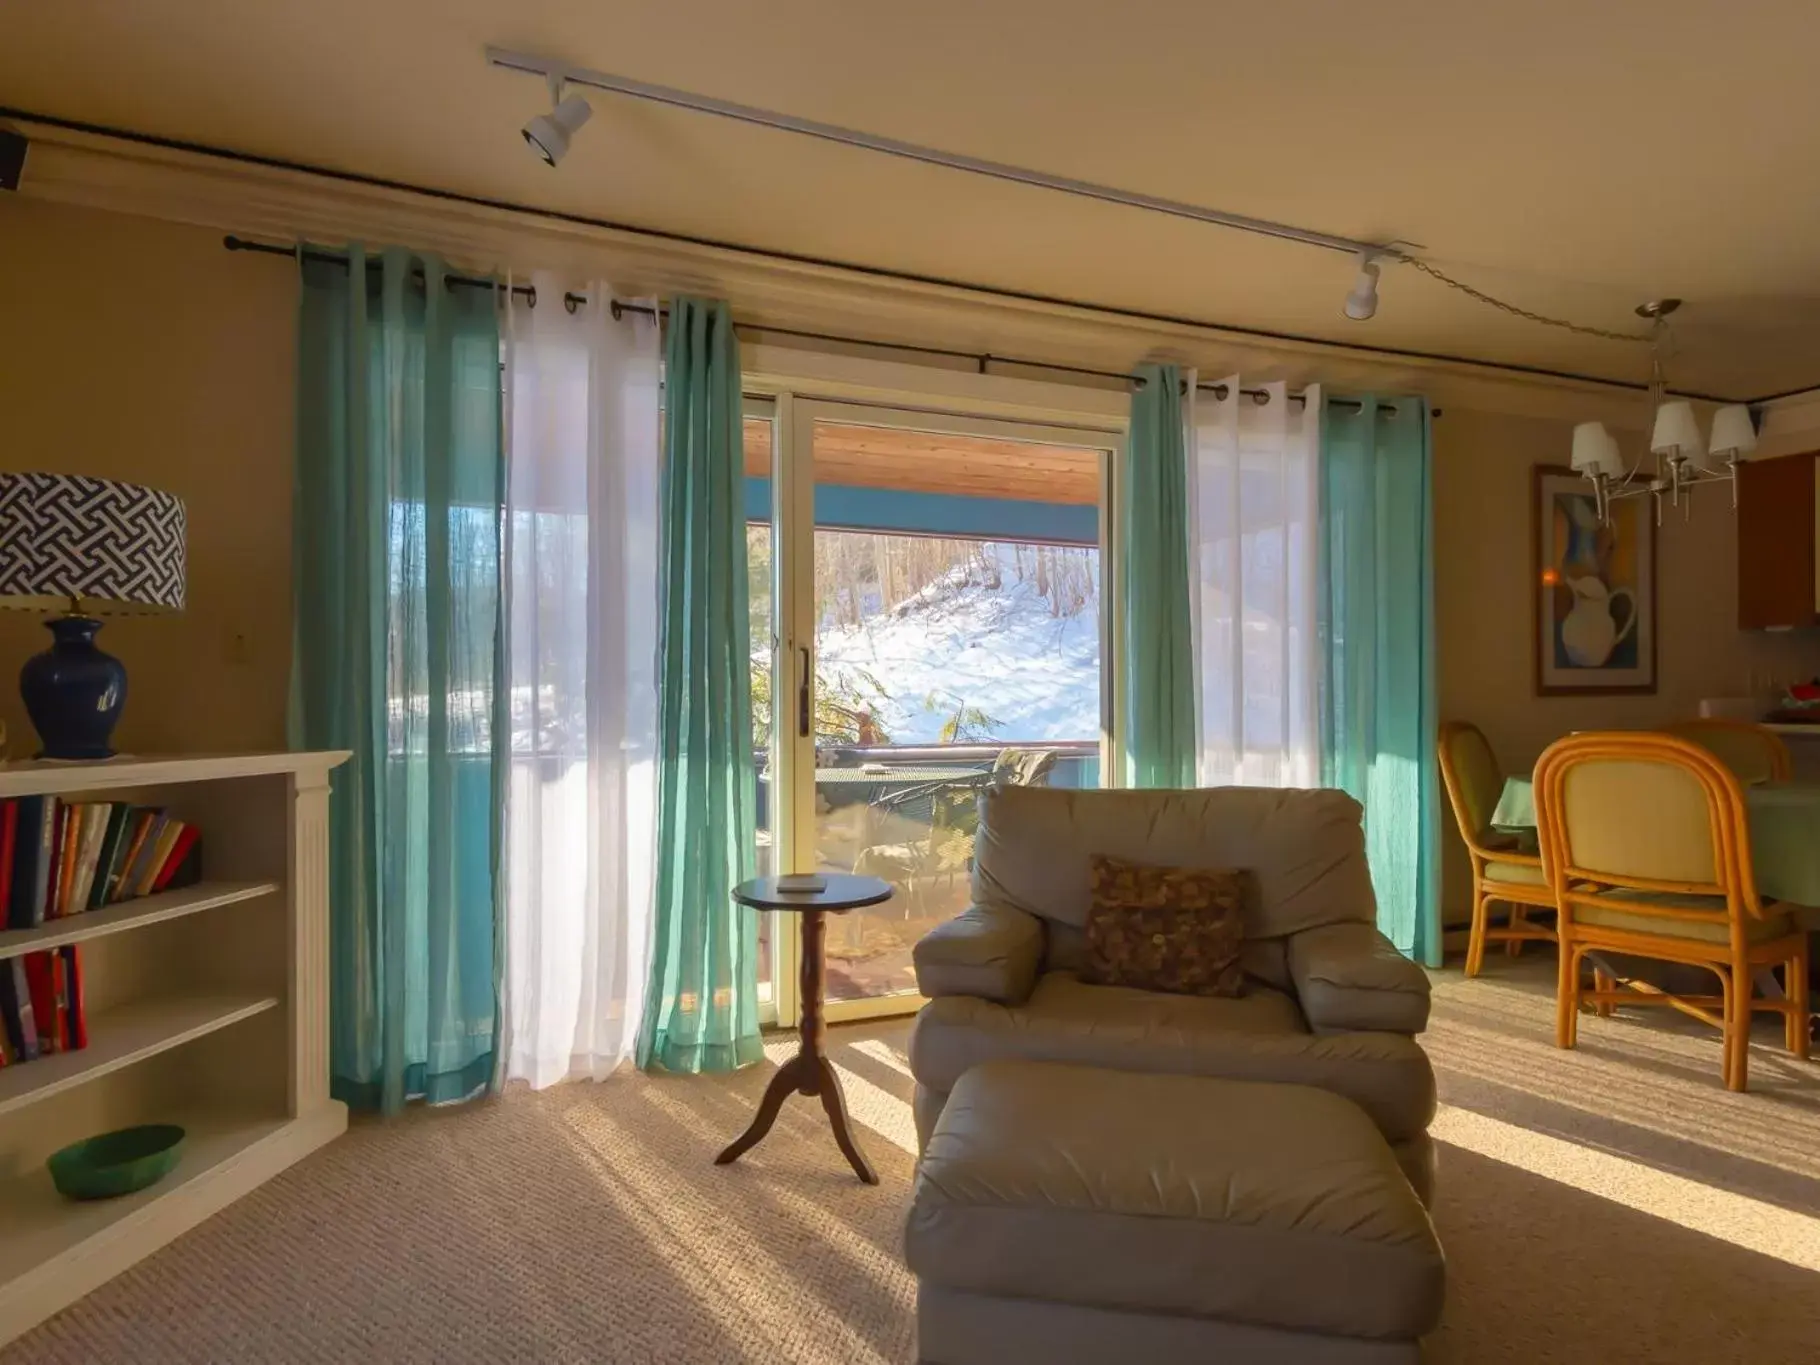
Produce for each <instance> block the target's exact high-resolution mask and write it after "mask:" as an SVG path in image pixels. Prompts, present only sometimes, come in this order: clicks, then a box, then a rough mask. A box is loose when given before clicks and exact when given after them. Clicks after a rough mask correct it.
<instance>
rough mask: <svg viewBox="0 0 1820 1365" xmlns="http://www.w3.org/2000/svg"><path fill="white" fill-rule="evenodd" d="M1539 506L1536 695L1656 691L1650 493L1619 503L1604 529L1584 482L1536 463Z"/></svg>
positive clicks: (1536, 501) (1653, 539)
mask: <svg viewBox="0 0 1820 1365" xmlns="http://www.w3.org/2000/svg"><path fill="white" fill-rule="evenodd" d="M1533 505H1534V508H1535V531H1534V541H1535V548H1534V555H1535V564H1534V569H1535V575H1534V577H1533V578H1531V579H1530V582H1531V583H1532V584H1534V592H1535V621H1534V630H1533V639H1534V643H1535V654H1536V692H1537V693H1538V694H1539V695H1541V696H1545V697H1547V696H1569V695H1585V694H1588V693H1622V692H1654V691H1655V690H1656V521H1655V507H1654V499H1652V498H1648V497H1640V498H1625V499H1623V500H1622V501H1619V502H1614V503H1613V504H1612V505H1611V521H1612V524H1611V525H1610V526H1604V525H1601V524H1600V522H1599V510H1598V502H1597V500H1596V499H1595V498H1594V496H1593V489H1592V485H1591V484H1590V483H1589V482H1588V481H1587V480H1586V479H1584V478H1582V477H1581V476H1580V475H1578V474H1576V473H1574V472H1573V471H1572V470H1571V469H1558V468H1554V467H1551V466H1548V465H1537V466H1536V469H1535V476H1534V498H1533Z"/></svg>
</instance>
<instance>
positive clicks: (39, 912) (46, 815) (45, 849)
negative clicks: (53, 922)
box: [20, 796, 62, 928]
mask: <svg viewBox="0 0 1820 1365" xmlns="http://www.w3.org/2000/svg"><path fill="white" fill-rule="evenodd" d="M34 799H38V800H42V801H43V802H44V808H43V810H42V811H41V812H40V819H39V827H38V866H37V869H36V873H37V881H36V883H35V884H34V886H33V890H32V905H31V910H32V916H31V922H32V924H33V925H39V924H43V923H44V907H45V904H46V902H47V901H48V899H49V896H50V884H51V866H52V864H53V863H55V862H56V859H57V811H58V809H59V808H60V806H61V805H62V803H61V802H59V801H58V800H57V798H56V797H54V796H46V797H40V798H34ZM20 927H21V928H23V927H25V926H23V925H21V926H20Z"/></svg>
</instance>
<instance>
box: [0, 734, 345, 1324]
mask: <svg viewBox="0 0 1820 1365" xmlns="http://www.w3.org/2000/svg"><path fill="white" fill-rule="evenodd" d="M346 758H347V755H346V754H344V753H314V754H230V755H205V756H198V757H178V758H171V757H156V758H134V757H126V758H118V759H113V760H110V761H108V762H105V763H84V764H68V763H54V764H53V763H17V764H12V765H9V766H5V767H0V799H5V798H9V797H16V796H31V795H38V794H47V795H55V796H58V797H60V798H62V799H65V800H72V801H79V800H100V801H110V800H122V801H131V802H133V803H135V804H139V805H155V806H164V807H166V808H168V809H169V810H170V811H171V812H172V813H173V814H174V815H176V816H177V817H178V818H180V819H183V820H186V821H189V822H191V823H194V824H196V825H197V826H198V827H199V828H200V829H201V831H202V836H203V837H202V847H203V870H204V873H205V875H206V878H207V879H206V880H205V881H203V882H202V883H200V884H199V885H196V886H192V887H188V888H185V889H183V890H180V891H167V892H162V893H160V894H158V895H155V896H146V897H142V898H140V899H138V900H133V901H127V902H125V903H123V904H120V905H114V906H109V907H107V908H106V909H103V910H95V911H89V912H87V913H84V914H78V915H71V916H68V917H66V918H63V919H59V920H55V921H52V922H50V923H47V924H44V925H42V926H39V927H36V928H32V929H15V930H4V931H0V962H3V961H4V960H5V959H7V958H12V957H17V956H19V955H20V954H23V953H33V952H39V951H42V950H44V949H48V948H56V947H61V946H63V945H65V944H80V945H82V947H81V952H82V958H83V963H82V966H83V976H84V989H85V993H86V1001H87V1011H86V1013H87V1021H88V1046H87V1047H86V1048H83V1049H81V1050H80V1051H76V1052H66V1053H58V1054H54V1055H51V1056H46V1057H42V1058H40V1059H38V1060H36V1061H33V1062H26V1063H21V1064H18V1065H15V1066H9V1067H6V1068H3V1069H0V1345H4V1343H6V1342H8V1341H10V1340H12V1339H13V1338H14V1337H16V1336H18V1335H19V1334H20V1333H21V1332H24V1331H25V1330H27V1329H28V1328H30V1327H32V1326H33V1325H34V1324H36V1323H38V1322H40V1321H42V1320H43V1319H44V1318H47V1317H49V1316H50V1315H51V1314H52V1313H55V1312H56V1311H57V1310H58V1309H60V1308H62V1307H64V1306H65V1305H66V1304H68V1303H70V1302H72V1301H73V1300H75V1299H77V1298H80V1297H81V1296H82V1295H84V1294H86V1293H87V1292H89V1290H91V1289H93V1288H94V1287H95V1286H96V1285H98V1284H100V1283H102V1282H103V1281H104V1280H106V1279H108V1278H109V1277H110V1276H113V1275H116V1274H118V1273H119V1272H120V1271H122V1270H124V1269H126V1268H127V1267H128V1266H130V1265H132V1264H133V1263H134V1262H135V1261H138V1260H140V1259H141V1258H143V1257H145V1256H147V1255H149V1254H150V1253H151V1252H153V1251H155V1250H157V1248H159V1247H160V1246H163V1245H164V1244H165V1243H166V1242H168V1241H170V1240H171V1239H172V1238H173V1237H176V1236H178V1235H179V1234H180V1233H182V1232H184V1231H186V1230H187V1229H189V1228H191V1227H194V1226H195V1225H196V1224H197V1223H198V1222H200V1221H202V1220H203V1219H204V1218H207V1217H208V1216H209V1215H210V1214H213V1213H215V1212H216V1211H218V1210H219V1209H221V1208H223V1207H224V1206H225V1205H227V1204H229V1203H231V1202H232V1201H233V1200H235V1199H238V1198H240V1197H241V1196H242V1195H244V1194H246V1193H247V1192H248V1191H250V1190H252V1189H254V1188H255V1187H257V1186H258V1185H260V1184H262V1183H263V1182H264V1181H266V1180H269V1179H271V1178H272V1177H273V1176H274V1175H276V1174H278V1173H279V1172H280V1171H282V1170H283V1169H285V1167H287V1166H289V1165H291V1164H292V1163H294V1162H296V1161H297V1160H299V1159H300V1158H302V1157H303V1156H305V1155H307V1154H308V1153H310V1152H312V1151H314V1150H315V1149H316V1148H318V1147H320V1146H322V1145H323V1144H324V1143H326V1142H329V1141H331V1140H333V1139H334V1138H335V1137H336V1136H337V1135H339V1134H340V1133H342V1132H343V1131H345V1129H346V1127H347V1110H346V1108H345V1106H343V1105H342V1104H340V1103H339V1102H337V1101H335V1100H333V1099H331V1098H330V1097H329V1074H328V1073H329V1065H328V953H329V941H328V801H329V770H330V769H331V768H333V767H335V766H336V765H337V764H339V763H341V762H343V761H344V760H345V759H346ZM137 1123H176V1124H180V1125H182V1127H183V1128H184V1130H185V1133H186V1138H185V1142H184V1149H183V1155H182V1159H181V1160H180V1162H179V1163H178V1166H177V1168H176V1170H174V1171H173V1172H172V1173H171V1174H170V1175H168V1176H166V1177H165V1178H164V1179H163V1180H162V1181H160V1182H159V1183H158V1184H156V1185H154V1186H152V1187H151V1188H150V1189H148V1190H143V1191H141V1192H140V1193H138V1194H134V1195H128V1196H126V1197H124V1198H120V1199H108V1200H96V1201H91V1202H83V1203H77V1202H73V1201H70V1200H66V1199H64V1198H63V1197H62V1196H61V1195H59V1194H58V1193H57V1192H56V1190H55V1189H54V1188H53V1187H52V1185H51V1182H50V1176H49V1174H48V1172H47V1171H46V1170H45V1167H44V1160H45V1158H46V1157H47V1156H48V1155H49V1154H50V1153H51V1152H54V1151H56V1150H57V1149H58V1148H60V1147H62V1146H64V1145H66V1144H67V1143H70V1142H74V1141H76V1140H77V1139H79V1138H83V1137H89V1136H93V1135H95V1134H97V1133H101V1132H105V1131H108V1130H109V1129H113V1128H120V1127H125V1126H129V1125H131V1124H137Z"/></svg>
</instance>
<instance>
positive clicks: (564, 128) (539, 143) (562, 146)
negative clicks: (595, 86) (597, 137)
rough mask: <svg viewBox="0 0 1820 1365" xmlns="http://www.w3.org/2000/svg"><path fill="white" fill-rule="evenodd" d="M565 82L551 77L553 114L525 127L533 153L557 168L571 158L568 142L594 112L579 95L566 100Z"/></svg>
mask: <svg viewBox="0 0 1820 1365" xmlns="http://www.w3.org/2000/svg"><path fill="white" fill-rule="evenodd" d="M562 90H563V79H562V77H561V76H558V75H556V74H555V73H554V72H552V73H551V75H550V105H551V108H550V112H549V113H547V114H539V115H538V116H537V117H536V118H534V119H532V120H531V121H530V122H529V123H527V124H525V126H524V130H523V131H524V135H525V142H526V143H527V144H528V145H529V146H530V148H531V150H532V151H534V152H536V153H537V155H539V156H540V157H542V158H543V160H544V164H545V165H546V166H554V165H555V164H556V163H557V162H559V161H561V160H562V159H563V157H565V156H566V155H568V151H569V139H570V138H571V137H573V136H574V135H575V132H576V130H577V129H579V128H580V127H581V125H582V124H584V123H586V122H587V121H588V119H589V117H590V116H591V115H592V114H593V113H594V110H593V109H592V108H591V107H589V104H588V102H587V101H586V100H584V99H583V98H582V97H581V96H580V95H570V96H569V97H568V98H567V99H564V98H563V94H562Z"/></svg>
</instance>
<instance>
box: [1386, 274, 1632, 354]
mask: <svg viewBox="0 0 1820 1365" xmlns="http://www.w3.org/2000/svg"><path fill="white" fill-rule="evenodd" d="M1390 259H1391V260H1394V261H1397V262H1398V263H1400V264H1402V265H1412V266H1414V267H1415V268H1416V269H1417V270H1419V271H1421V272H1422V273H1423V274H1424V275H1426V276H1428V277H1429V278H1430V279H1432V280H1435V281H1437V282H1439V283H1441V284H1444V285H1446V286H1447V287H1448V288H1449V289H1457V290H1458V291H1459V292H1460V293H1462V294H1464V295H1466V297H1467V298H1469V299H1473V300H1475V301H1476V302H1479V303H1482V304H1484V305H1485V306H1486V307H1488V308H1496V309H1497V310H1498V311H1499V312H1500V313H1509V314H1510V315H1511V316H1512V317H1513V318H1522V319H1523V320H1524V321H1525V322H1535V323H1540V324H1541V325H1542V326H1544V327H1559V328H1560V329H1561V330H1562V331H1564V332H1578V333H1579V334H1580V335H1581V336H1587V337H1599V338H1600V339H1602V340H1604V341H1629V342H1635V343H1639V344H1641V345H1644V346H1647V345H1649V344H1650V342H1651V341H1653V340H1654V339H1655V333H1654V332H1653V331H1650V332H1615V331H1612V330H1611V329H1609V328H1606V327H1588V326H1586V325H1585V324H1584V323H1580V322H1569V321H1568V320H1567V319H1566V318H1551V317H1549V316H1548V314H1546V313H1532V312H1530V310H1529V309H1527V308H1519V307H1518V306H1517V305H1516V304H1514V303H1506V302H1505V301H1504V300H1503V299H1499V298H1493V297H1492V296H1491V295H1490V294H1487V293H1486V292H1485V291H1484V290H1483V289H1474V288H1473V287H1472V286H1471V285H1470V284H1467V283H1466V282H1465V281H1464V280H1456V279H1455V278H1454V277H1453V276H1452V275H1449V274H1448V273H1447V272H1446V271H1445V270H1442V269H1440V268H1439V267H1438V266H1433V265H1430V264H1429V263H1428V262H1427V261H1425V260H1423V259H1422V258H1421V257H1420V256H1409V255H1406V254H1404V253H1403V252H1400V251H1399V252H1396V253H1394V254H1392V255H1391V257H1390Z"/></svg>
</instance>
